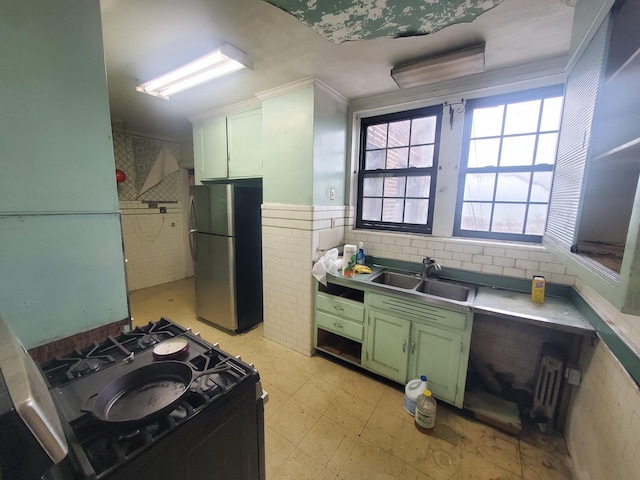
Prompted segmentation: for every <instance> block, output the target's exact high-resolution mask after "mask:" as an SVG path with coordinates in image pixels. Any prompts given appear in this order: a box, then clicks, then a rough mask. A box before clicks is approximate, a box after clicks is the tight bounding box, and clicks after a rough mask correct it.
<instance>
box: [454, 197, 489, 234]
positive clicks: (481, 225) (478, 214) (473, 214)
mask: <svg viewBox="0 0 640 480" xmlns="http://www.w3.org/2000/svg"><path fill="white" fill-rule="evenodd" d="M490 221H491V204H490V203H467V202H465V203H463V204H462V219H461V221H460V228H461V229H463V230H477V231H482V232H488V231H489V223H490Z"/></svg>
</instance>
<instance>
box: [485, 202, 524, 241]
mask: <svg viewBox="0 0 640 480" xmlns="http://www.w3.org/2000/svg"><path fill="white" fill-rule="evenodd" d="M526 208H527V205H526V204H525V203H518V204H513V203H496V204H495V205H494V207H493V223H492V224H491V231H492V232H502V233H515V234H518V235H520V234H522V232H523V230H524V212H525V210H526Z"/></svg>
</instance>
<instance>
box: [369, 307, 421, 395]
mask: <svg viewBox="0 0 640 480" xmlns="http://www.w3.org/2000/svg"><path fill="white" fill-rule="evenodd" d="M410 330H411V322H410V321H408V320H405V319H404V318H400V317H396V316H395V315H389V314H387V313H382V312H378V311H377V310H373V309H370V310H369V312H368V325H367V352H366V355H365V358H366V360H365V361H366V365H365V366H366V367H367V368H368V369H369V370H371V371H374V372H376V373H379V374H380V375H383V376H385V377H387V378H390V379H391V380H395V381H396V382H400V383H404V382H405V381H406V379H407V362H408V356H409V355H408V351H409V332H410Z"/></svg>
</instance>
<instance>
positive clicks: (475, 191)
mask: <svg viewBox="0 0 640 480" xmlns="http://www.w3.org/2000/svg"><path fill="white" fill-rule="evenodd" d="M495 181H496V175H495V174H494V173H468V174H467V178H466V179H465V182H464V200H465V201H468V200H488V201H491V200H493V187H494V183H495Z"/></svg>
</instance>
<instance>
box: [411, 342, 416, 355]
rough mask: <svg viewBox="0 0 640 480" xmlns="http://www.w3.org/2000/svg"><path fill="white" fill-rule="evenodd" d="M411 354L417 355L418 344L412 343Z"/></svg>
mask: <svg viewBox="0 0 640 480" xmlns="http://www.w3.org/2000/svg"><path fill="white" fill-rule="evenodd" d="M411 353H416V342H411Z"/></svg>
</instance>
